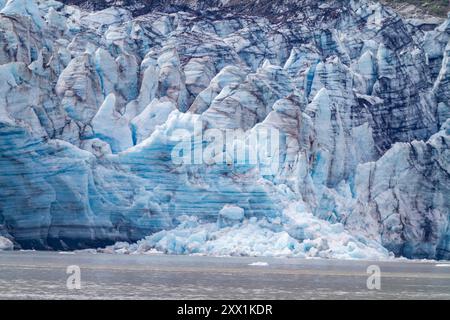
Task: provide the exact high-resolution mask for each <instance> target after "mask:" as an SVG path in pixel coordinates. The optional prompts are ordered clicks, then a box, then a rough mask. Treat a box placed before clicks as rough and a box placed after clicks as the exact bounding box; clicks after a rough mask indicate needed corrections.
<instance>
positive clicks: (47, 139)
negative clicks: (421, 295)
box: [0, 0, 450, 259]
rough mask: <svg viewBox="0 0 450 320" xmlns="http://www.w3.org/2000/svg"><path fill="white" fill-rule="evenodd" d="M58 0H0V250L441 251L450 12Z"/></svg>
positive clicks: (370, 4) (449, 125)
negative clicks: (199, 155)
mask: <svg viewBox="0 0 450 320" xmlns="http://www.w3.org/2000/svg"><path fill="white" fill-rule="evenodd" d="M63 2H65V3H62V2H58V1H54V0H46V1H41V0H8V1H1V0H0V44H1V45H0V168H1V170H0V250H1V249H2V248H4V249H10V248H12V246H14V248H17V249H40V250H75V249H85V248H97V247H104V248H106V249H104V250H105V251H108V252H109V251H110V252H125V253H145V252H153V251H154V250H158V251H161V252H165V253H170V254H205V255H250V256H297V257H304V258H315V257H317V258H337V259H383V258H390V257H392V256H403V257H407V258H428V259H450V151H449V150H450V149H449V144H450V102H449V101H450V100H449V98H450V15H449V18H447V19H441V20H440V19H434V20H433V21H436V22H435V25H432V27H430V25H429V22H427V24H426V27H424V25H425V24H424V25H422V24H420V23H418V22H417V18H415V19H413V20H411V19H408V17H404V16H401V15H399V14H398V13H396V12H395V11H394V10H392V9H391V8H389V7H386V6H383V5H381V4H380V3H378V2H375V1H370V0H346V1H337V0H336V1H335V0H330V1H326V2H319V1H312V0H283V1H281V2H280V3H277V4H274V3H273V2H271V1H269V0H261V1H235V2H222V1H207V0H197V1H190V0H170V1H166V2H165V3H160V2H159V1H154V2H152V4H149V3H146V2H145V1H138V0H133V1H130V2H129V3H128V2H127V3H126V4H124V3H121V2H114V1H112V2H111V1H98V2H95V5H94V4H92V2H90V1H77V4H78V5H79V6H75V5H72V4H71V2H72V1H63ZM199 124H200V125H199ZM205 130H217V131H216V132H222V131H225V130H234V132H238V133H239V135H240V136H241V137H242V141H244V142H245V143H246V145H247V146H248V147H245V148H249V149H252V150H253V149H254V150H255V151H256V152H257V154H258V156H260V157H262V156H264V155H267V152H268V150H267V146H265V145H264V144H263V143H259V142H256V143H254V142H253V140H252V136H253V135H254V134H255V133H257V132H259V131H260V130H269V131H270V130H276V132H279V134H280V150H279V154H277V155H276V157H272V156H274V155H273V154H271V155H269V157H268V158H267V159H269V160H270V161H272V163H270V161H269V162H268V163H263V164H256V165H255V164H250V163H248V162H244V163H238V162H237V161H233V159H232V160H231V161H224V162H220V161H219V162H215V163H203V162H201V163H188V161H187V160H186V159H188V158H186V157H183V158H182V159H184V160H186V161H184V160H183V161H180V162H177V161H173V154H174V151H175V150H177V149H176V148H177V147H178V146H179V143H180V140H183V139H186V137H182V136H179V135H178V133H179V132H184V133H185V134H187V136H188V138H189V139H188V140H186V141H184V142H185V143H187V145H196V146H197V147H198V145H203V144H204V143H205V141H203V140H202V137H201V136H202V133H203V132H204V131H205ZM195 150H196V149H194V152H195ZM246 151H247V152H250V150H246ZM214 152H215V153H214V157H216V158H221V159H229V157H228V156H229V155H227V154H222V153H221V151H220V150H215V151H214ZM184 156H186V155H184ZM231 158H232V157H231ZM275 161H276V166H273V164H274V163H273V162H275ZM268 167H269V168H275V170H267V169H268ZM114 243H116V244H114Z"/></svg>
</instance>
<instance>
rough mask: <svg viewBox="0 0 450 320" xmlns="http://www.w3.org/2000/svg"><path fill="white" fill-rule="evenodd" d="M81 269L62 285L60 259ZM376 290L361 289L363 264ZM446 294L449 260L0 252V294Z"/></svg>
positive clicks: (327, 296)
mask: <svg viewBox="0 0 450 320" xmlns="http://www.w3.org/2000/svg"><path fill="white" fill-rule="evenodd" d="M70 265H76V266H79V267H80V271H81V275H80V277H81V289H80V290H69V289H68V288H67V285H66V282H67V278H68V277H69V274H67V273H66V271H67V267H68V266H70ZM370 265H378V266H379V267H380V269H381V290H369V289H367V284H366V283H367V278H368V276H369V275H368V274H367V268H368V266H370ZM374 298H381V299H411V298H420V299H450V264H447V263H445V262H439V263H433V262H409V261H398V260H396V261H389V262H367V261H336V260H300V259H286V258H284V259H281V258H280V259H277V258H228V257H227V258H212V257H195V256H166V255H152V256H146V255H141V256H138V255H131V256H129V255H107V254H91V253H74V254H70V253H57V252H0V299H374Z"/></svg>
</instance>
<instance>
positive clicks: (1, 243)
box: [0, 237, 14, 251]
mask: <svg viewBox="0 0 450 320" xmlns="http://www.w3.org/2000/svg"><path fill="white" fill-rule="evenodd" d="M13 247H14V244H13V243H12V241H11V240H9V239H7V238H5V237H0V251H2V250H12V249H13Z"/></svg>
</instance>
